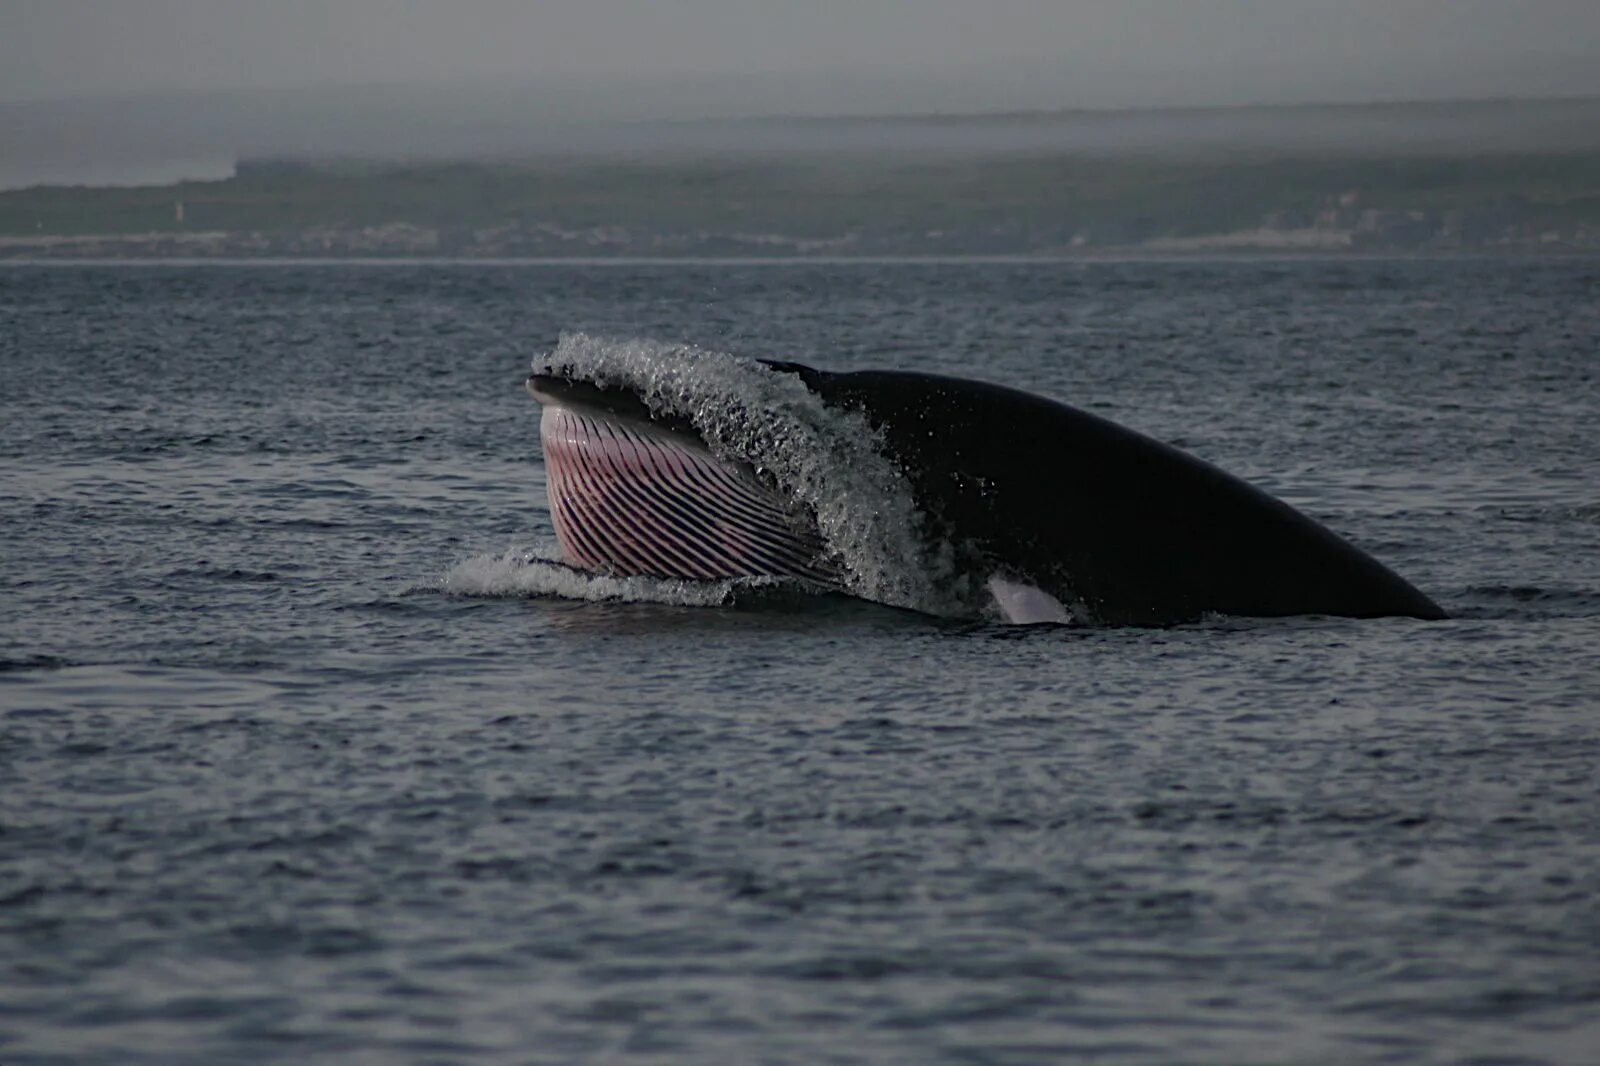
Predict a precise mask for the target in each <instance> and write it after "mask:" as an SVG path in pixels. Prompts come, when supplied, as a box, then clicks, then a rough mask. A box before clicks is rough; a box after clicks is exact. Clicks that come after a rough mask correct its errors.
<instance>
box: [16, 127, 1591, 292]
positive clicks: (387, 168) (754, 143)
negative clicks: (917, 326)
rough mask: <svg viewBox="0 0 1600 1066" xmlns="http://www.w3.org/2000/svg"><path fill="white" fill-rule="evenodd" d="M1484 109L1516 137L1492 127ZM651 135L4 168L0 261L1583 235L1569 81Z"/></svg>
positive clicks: (1584, 192)
mask: <svg viewBox="0 0 1600 1066" xmlns="http://www.w3.org/2000/svg"><path fill="white" fill-rule="evenodd" d="M1590 118H1592V119H1593V120H1594V123H1593V128H1594V130H1595V132H1594V133H1592V134H1590V135H1588V137H1587V139H1585V138H1584V137H1581V136H1578V134H1576V133H1574V132H1573V131H1574V130H1577V129H1580V128H1582V129H1588V128H1589V126H1587V125H1582V124H1581V122H1580V120H1586V119H1590ZM1291 120H1292V121H1291ZM1285 123H1287V125H1285ZM1296 123H1299V124H1300V125H1295V124H1296ZM1495 123H1499V125H1500V127H1504V128H1507V129H1509V128H1512V127H1515V128H1516V129H1517V130H1521V131H1523V134H1522V139H1521V140H1518V139H1517V138H1515V137H1510V136H1509V135H1503V136H1501V137H1500V139H1499V140H1498V141H1492V139H1491V138H1490V137H1489V135H1488V133H1487V132H1486V131H1488V130H1490V129H1491V128H1495V127H1494V124H1495ZM1308 124H1315V125H1316V126H1317V129H1318V130H1320V131H1321V132H1320V133H1317V134H1316V135H1315V136H1313V135H1312V132H1308V131H1309V130H1310V125H1308ZM1280 127H1282V128H1281V129H1280ZM1291 127H1292V128H1291ZM1368 129H1370V130H1371V131H1372V133H1371V135H1370V136H1365V137H1363V136H1361V131H1363V130H1368ZM1474 130H1478V131H1484V132H1483V135H1482V140H1481V142H1475V141H1474V140H1473V137H1472V131H1474ZM1397 131H1399V132H1398V133H1397ZM1541 131H1542V132H1541ZM655 132H656V133H657V134H661V135H662V139H660V140H658V141H657V142H655V143H654V144H653V145H652V146H651V147H649V148H648V149H647V150H646V149H639V150H628V151H622V150H620V149H615V150H613V149H607V150H601V149H599V148H597V147H594V146H593V145H591V146H590V147H589V148H587V149H583V150H579V149H578V148H574V149H573V150H572V151H570V152H567V153H566V154H549V153H546V154H541V155H536V156H529V157H527V158H523V159H483V158H462V159H448V158H447V159H423V160H415V159H412V160H398V161H395V160H388V161H386V160H382V159H350V158H291V157H267V158H247V159H243V160H240V161H239V162H238V163H237V164H236V165H235V167H234V172H233V173H232V175H231V176H227V177H218V178H213V179H211V180H190V181H178V182H169V183H151V184H144V185H131V186H126V185H119V186H99V187H95V186H48V185H46V186H34V187H31V188H26V189H11V190H4V191H0V258H7V259H17V258H28V259H56V258H63V259H81V258H95V259H106V258H117V259H142V258H154V259H167V258H183V259H246V260H248V259H281V258H291V259H307V258H327V257H332V258H351V257H355V258H379V259H382V258H393V257H399V258H418V257H425V258H446V259H572V258H576V259H611V258H629V259H674V258H687V259H704V258H752V259H766V258H821V257H826V258H871V257H906V256H911V257H929V256H934V257H937V256H956V257H970V256H994V255H1001V256H1032V257H1054V258H1078V257H1086V256H1101V255H1127V254H1134V255H1141V254H1152V255H1163V256H1170V255H1196V254H1198V255H1219V254H1236V255H1295V254H1316V255H1344V254H1378V255H1399V254H1424V255H1450V254H1458V253H1466V254H1480V255H1495V254H1519V255H1522V254H1573V253H1590V252H1595V251H1600V101H1593V100H1579V101H1547V102H1542V103H1540V102H1501V103H1480V104H1470V103H1468V104H1456V105H1448V106H1444V105H1439V106H1433V107H1423V106H1421V105H1403V106H1402V105H1393V106H1382V107H1379V106H1374V107H1366V108H1360V109H1349V108H1346V109H1338V108H1304V109H1294V108H1288V109H1268V110H1260V111H1252V110H1248V109H1239V110H1233V111H1228V110H1220V111H1196V112H1192V113H1184V112H1176V111H1166V112H1137V113H1134V112H1130V113H1124V114H1092V115H1082V114H1060V115H1021V116H1019V115H995V116H986V117H984V116H978V117H973V116H966V117H959V118H950V119H948V120H945V119H939V118H934V117H923V118H920V119H918V118H906V119H884V120H875V119H814V120H800V119H790V120H772V121H771V122H769V123H767V124H765V125H762V124H760V123H755V122H754V121H753V120H752V122H751V123H750V124H741V123H737V122H732V123H722V124H715V125H696V124H688V125H685V126H682V127H668V128H666V131H665V134H662V131H661V130H656V131H655ZM1401 133H1403V134H1404V136H1401V135H1400V134H1401ZM1535 133H1538V136H1535V135H1534V134H1535ZM668 134H670V135H671V136H667V135H668ZM1274 137H1276V138H1277V140H1274V139H1273V138H1274ZM783 138H788V140H786V141H785V140H783ZM1163 138H1166V140H1163ZM1230 138H1231V139H1230ZM1319 138H1320V139H1319ZM1496 143H1498V144H1499V147H1495V146H1494V144H1496Z"/></svg>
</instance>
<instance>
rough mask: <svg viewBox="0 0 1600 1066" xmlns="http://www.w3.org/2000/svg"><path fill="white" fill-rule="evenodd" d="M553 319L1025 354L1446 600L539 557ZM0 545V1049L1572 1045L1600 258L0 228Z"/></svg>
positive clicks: (818, 360) (1049, 377)
mask: <svg viewBox="0 0 1600 1066" xmlns="http://www.w3.org/2000/svg"><path fill="white" fill-rule="evenodd" d="M564 331H583V332H585V333H587V334H589V335H591V336H597V337H612V338H617V339H618V343H622V342H623V341H625V340H627V339H630V338H649V339H653V340H655V341H665V342H670V343H679V342H684V343H692V344H695V345H699V346H701V347H703V348H705V349H709V350H714V351H720V352H729V353H734V354H737V355H743V356H760V357H769V358H779V359H794V360H799V361H802V362H806V363H810V364H813V365H817V366H821V367H825V368H831V369H854V368H861V367H897V368H907V369H919V370H929V371H937V372H946V373H955V374H961V375H966V376H972V377H981V378H987V379H990V380H994V381H999V382H1003V383H1005V384H1008V385H1014V386H1018V387H1022V388H1026V389H1030V390H1034V391H1038V392H1042V393H1046V394H1048V395H1051V396H1054V397H1056V398H1058V399H1062V400H1065V401H1067V402H1069V403H1074V404H1077V405H1080V406H1083V407H1086V408H1088V409H1090V410H1093V411H1095V412H1096V413H1098V414H1102V415H1105V416H1108V417H1110V418H1113V419H1115V420H1117V421H1119V422H1122V423H1124V424H1126V425H1129V426H1132V427H1134V428H1136V429H1139V430H1142V431H1145V432H1147V433H1150V434H1152V435H1154V436H1156V437H1159V438H1161V439H1164V440H1168V441H1171V442H1173V443H1176V444H1178V445H1180V446H1182V447H1184V448H1187V449H1189V450H1191V451H1193V452H1195V453H1198V454H1199V455H1201V456H1203V457H1205V458H1207V459H1210V460H1212V461H1214V462H1216V463H1218V464H1219V465H1221V466H1223V467H1225V468H1227V469H1229V470H1232V471H1233V472H1235V473H1238V474H1240V475H1242V476H1244V477H1246V478H1248V479H1250V480H1252V481H1254V482H1255V483H1257V484H1259V485H1261V486H1263V487H1265V488H1267V489H1269V490H1270V491H1272V492H1274V493H1276V494H1278V495H1280V496H1282V497H1283V498H1285V499H1287V500H1288V501H1290V502H1291V503H1293V504H1295V505H1296V506H1298V507H1300V508H1302V509H1303V510H1305V511H1307V512H1309V513H1310V514H1312V515H1314V516H1316V517H1317V518H1319V519H1321V520H1323V521H1324V522H1326V523H1327V524H1329V525H1330V526H1331V527H1333V528H1334V529H1336V530H1338V531H1339V532H1341V533H1342V534H1344V535H1346V536H1347V537H1349V538H1350V539H1352V540H1353V541H1355V542H1356V543H1357V544H1359V545H1361V546H1362V547H1364V548H1366V549H1367V550H1369V551H1370V552H1372V553H1373V554H1375V555H1376V556H1378V557H1379V558H1380V559H1382V560H1383V561H1384V562H1386V563H1388V564H1389V565H1390V566H1391V567H1393V568H1394V569H1395V570H1397V571H1398V572H1400V573H1401V574H1403V575H1405V576H1406V577H1407V578H1409V579H1410V580H1411V581H1412V582H1414V583H1415V584H1416V585H1417V586H1419V587H1420V588H1422V589H1423V590H1425V591H1427V592H1428V593H1429V594H1431V595H1432V596H1434V597H1435V598H1436V599H1437V600H1438V601H1439V602H1440V603H1441V604H1442V605H1443V606H1444V607H1445V609H1446V610H1448V611H1449V612H1450V613H1451V614H1452V616H1453V617H1452V619H1451V620H1449V621H1445V622H1420V621H1414V620H1408V619H1384V620H1377V621H1353V620H1346V619H1330V618H1289V619H1275V620H1248V619H1231V618H1210V619H1206V620H1204V621H1201V622H1198V623H1194V624H1189V625H1181V626H1177V627H1172V628H1165V629H1112V628H1084V627H1058V626H1044V627H1013V626H1004V625H999V624H994V623H991V622H986V621H982V620H972V619H951V618H937V617H932V616H929V615H925V614H921V613H918V612H915V611H910V610H901V609H895V608H890V607H884V606H879V605H875V604H870V603H866V602H861V601H856V600H850V599H844V598H840V597H820V598H818V597H805V596H799V595H771V594H765V593H763V592H762V591H761V590H743V589H739V588H728V589H711V590H709V591H707V590H704V589H699V590H697V589H695V588H692V587H678V586H667V585H662V584H658V585H649V584H638V583H635V584H629V583H627V582H609V583H607V582H600V581H596V582H589V583H585V582H584V581H582V580H579V579H574V580H571V581H568V582H565V583H563V582H560V581H555V580H547V579H538V580H535V579H533V578H530V576H529V575H530V574H539V573H548V572H549V571H550V570H551V569H552V568H550V567H548V566H544V567H542V568H541V564H540V563H539V562H538V560H539V559H541V558H543V557H545V556H544V555H541V553H546V554H547V553H548V551H549V545H550V544H551V540H552V533H551V527H550V523H549V519H548V516H547V514H546V511H545V502H544V480H543V476H544V475H543V469H542V465H541V458H540V450H539V442H538V410H537V408H536V406H535V405H534V404H533V403H532V402H531V401H530V399H529V398H528V396H527V395H526V393H525V392H524V391H523V389H522V387H521V385H522V379H523V377H524V376H525V375H526V373H527V370H528V367H529V364H530V362H532V361H534V360H536V359H539V358H540V357H541V356H543V355H545V354H547V353H548V352H549V351H550V350H551V349H552V348H553V347H554V346H555V345H556V344H557V342H558V339H559V337H560V336H561V334H562V333H563V332H564ZM825 458H826V457H825ZM1040 476H1041V478H1047V477H1048V476H1049V470H1048V464H1047V463H1042V464H1041V470H1040ZM1093 520H1094V514H1093V513H1092V510H1091V509H1087V508H1086V511H1085V514H1084V521H1086V522H1092V521H1093ZM1194 521H1195V522H1196V523H1204V522H1206V521H1207V516H1206V515H1204V514H1197V515H1195V516H1194ZM0 562H3V565H0V1063H4V1064H5V1066H20V1064H33V1063H108V1064H110V1063H117V1064H123V1063H152V1064H153V1063H162V1064H166V1063H218V1062H253V1061H262V1062H266V1061H285V1060H293V1061H300V1062H345V1061H365V1062H391V1061H399V1062H405V1061H414V1062H476V1061H482V1062H530V1063H564V1062H582V1061H597V1062H611V1061H629V1062H663V1063H665V1062H722V1063H791V1062H792V1063H857V1062H882V1063H913V1062H914V1063H1038V1062H1059V1061H1067V1060H1072V1061H1077V1060H1084V1061H1105V1062H1184V1063H1189V1062H1206V1063H1268V1062H1283V1063H1288V1062H1294V1063H1307V1062H1323V1063H1367V1062H1394V1063H1433V1062H1438V1063H1445V1062H1451V1063H1454V1062H1462V1063H1484V1064H1487V1063H1538V1062H1559V1063H1592V1062H1595V1061H1600V261H1596V260H1594V259H1571V260H1438V261H1428V260H1409V261H1378V260H1371V261H1363V260H1348V259H1340V260H1326V261H1317V260H1304V261H1266V262H1263V261H1256V262H1246V261H1197V260H1190V261H1179V262H1139V261H1134V262H1087V263H1048V262H1020V261H1018V262H1002V261H996V262H982V261H967V262H962V261H949V262H805V263H737V262H729V263H655V264H639V263H589V264H585V263H560V264H548V263H545V264H541V263H523V264H516V263H505V264H471V263H454V264H449V263H376V264H373V263H333V262H330V263H302V264H231V265H230V264H160V265H156V264H144V265H130V264H124V265H116V264H101V265H28V264H10V265H5V266H0Z"/></svg>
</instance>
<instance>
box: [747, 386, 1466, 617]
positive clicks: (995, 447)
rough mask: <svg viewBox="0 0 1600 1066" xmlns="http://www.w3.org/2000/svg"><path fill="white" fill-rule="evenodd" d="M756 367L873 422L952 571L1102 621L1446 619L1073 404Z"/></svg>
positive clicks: (1243, 495)
mask: <svg viewBox="0 0 1600 1066" xmlns="http://www.w3.org/2000/svg"><path fill="white" fill-rule="evenodd" d="M768 365H769V366H771V367H772V368H773V369H774V370H779V371H784V372H788V373H793V374H797V375H799V376H800V378H801V379H802V380H803V381H804V382H805V384H806V386H807V387H808V388H810V389H811V390H812V391H813V392H815V393H817V394H818V395H819V396H821V397H822V398H823V400H824V401H825V402H827V403H828V404H830V405H832V406H838V407H843V408H848V409H852V410H857V411H860V412H861V413H862V414H863V415H865V416H866V418H867V419H868V420H869V421H870V422H871V423H872V424H873V425H874V426H875V427H877V428H878V429H879V430H880V431H881V432H882V433H883V435H884V438H885V440H886V441H887V444H888V448H889V451H890V453H891V455H892V457H893V458H894V459H895V460H896V461H897V462H898V463H899V465H900V467H901V468H902V469H903V470H904V472H905V473H906V475H907V477H908V478H909V479H910V481H911V484H912V487H913V491H914V492H915V494H916V496H917V502H918V505H919V507H920V508H921V509H922V510H923V511H924V512H925V513H926V514H927V515H928V516H929V518H930V520H931V522H932V523H933V524H934V527H935V528H934V529H933V530H932V531H931V532H932V533H933V534H934V535H936V536H945V537H947V538H949V539H950V541H951V542H952V543H953V544H955V545H956V546H957V550H958V551H959V552H960V553H961V554H962V555H963V556H964V558H963V559H961V560H960V562H961V563H962V564H963V566H964V567H974V568H977V571H978V572H980V573H982V572H985V571H987V572H998V573H1001V574H1003V575H1010V576H1012V577H1013V578H1015V579H1017V580H1021V581H1025V582H1028V583H1031V584H1033V585H1035V586H1037V587H1038V588H1040V589H1043V590H1044V591H1046V592H1048V593H1050V594H1051V595H1053V596H1056V597H1057V598H1059V599H1061V600H1062V601H1063V602H1068V603H1075V604H1077V605H1079V606H1080V607H1081V608H1086V609H1087V610H1088V612H1089V613H1090V614H1091V615H1092V616H1093V617H1094V618H1096V619H1097V620H1099V621H1101V622H1103V623H1108V624H1113V625H1118V624H1121V625H1159V624H1168V623H1173V622H1181V621H1185V620H1189V619H1193V618H1197V617H1199V616H1201V615H1202V614H1205V613H1208V612H1216V613H1219V614H1232V615H1248V616H1258V617H1271V616H1283V615H1302V614H1324V615H1341V616H1346V617H1352V618H1375V617H1381V616H1387V615H1401V616H1409V617H1413V618H1425V619H1437V618H1443V617H1445V613H1444V611H1442V610H1441V609H1440V608H1439V606H1438V604H1436V603H1434V602H1433V601H1432V600H1431V599H1429V598H1428V597H1427V596H1425V595H1424V594H1423V593H1421V592H1419V591H1418V590H1417V589H1416V588H1414V587H1412V586H1411V585H1410V584H1409V583H1408V582H1406V581H1405V580H1404V579H1403V578H1401V577H1400V576H1399V575H1397V574H1395V573H1394V572H1393V571H1391V570H1390V569H1388V568H1387V567H1385V566H1384V565H1383V564H1382V563H1380V562H1378V561H1377V560H1376V559H1374V558H1372V557H1371V556H1370V555H1367V554H1366V553H1365V552H1363V551H1361V550H1359V549H1357V548H1356V547H1354V546H1353V545H1351V544H1349V543H1348V542H1346V541H1345V540H1343V539H1341V538H1340V537H1339V536H1337V535H1336V534H1334V533H1333V532H1331V531H1330V530H1328V529H1327V528H1326V527H1324V526H1322V525H1320V524H1318V523H1317V522H1315V521H1313V520H1312V519H1310V518H1307V517H1306V516H1305V515H1303V514H1301V513H1300V512H1299V511H1296V510H1295V509H1294V508H1292V507H1290V506H1289V505H1288V504H1286V503H1283V502H1282V501H1280V500H1277V499H1274V498H1273V497H1272V496H1269V495H1268V494H1266V493H1265V492H1262V491H1261V490H1260V489H1257V488H1255V487H1253V486H1251V485H1249V484H1246V483H1245V482H1244V481H1241V480H1240V479H1238V478H1236V477H1234V476H1233V475H1231V474H1228V473H1226V472H1224V471H1222V470H1219V469H1218V468H1217V467H1214V466H1212V465H1211V464H1209V463H1206V462H1203V461H1202V460H1200V459H1196V458H1195V457H1194V456H1192V455H1189V454H1187V453H1185V452H1182V451H1179V450H1178V449H1177V448H1173V447H1171V446H1169V445H1166V444H1163V443H1161V442H1159V441H1156V440H1152V439H1151V438H1149V437H1146V436H1143V435H1142V434H1139V433H1136V432H1134V431H1133V430H1130V429H1127V428H1125V427H1123V426H1119V425H1117V424H1116V423H1114V422H1110V421H1107V420H1106V419H1104V418H1100V417H1097V416H1095V415H1092V414H1089V413H1088V412H1086V411H1080V410H1078V409H1077V408H1074V407H1069V406H1068V405H1066V404H1063V403H1058V402H1056V401H1054V400H1048V399H1045V398H1043V397H1041V396H1035V395H1032V394H1030V393H1026V392H1021V391H1018V390H1016V389H1010V388H1006V387H1004V386H1001V385H993V384H989V383H986V382H981V381H968V380H964V379H958V378H949V377H941V376H938V375H933V374H921V373H912V372H904V371H886V370H868V371H858V372H855V373H827V372H824V371H819V370H814V369H812V368H810V367H807V366H802V365H800V364H797V363H769V364H768Z"/></svg>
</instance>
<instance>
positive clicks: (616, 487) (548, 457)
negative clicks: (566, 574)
mask: <svg viewBox="0 0 1600 1066" xmlns="http://www.w3.org/2000/svg"><path fill="white" fill-rule="evenodd" d="M539 435H540V439H541V440H542V442H543V445H544V458H545V470H546V477H547V482H548V486H549V495H550V514H551V518H552V520H553V521H554V523H555V527H556V537H557V539H558V540H559V541H560V542H561V551H562V554H563V555H564V556H565V557H566V561H567V562H568V563H570V564H571V565H573V566H576V567H580V568H582V569H585V570H595V571H600V572H603V573H612V574H626V575H645V576H650V577H668V578H690V579H700V580H714V579H718V578H732V577H758V576H770V577H798V578H803V579H806V580H812V581H821V582H826V581H830V580H832V577H833V574H832V571H831V568H830V567H829V566H828V565H827V564H826V563H825V562H824V561H823V560H822V558H821V556H822V540H821V537H820V536H819V535H818V533H817V531H816V528H815V526H814V524H813V523H812V522H811V521H810V520H809V518H808V517H807V516H805V515H804V514H799V513H796V511H795V510H794V509H793V508H792V507H791V506H790V505H788V504H787V503H786V502H785V501H784V499H783V498H782V497H780V496H779V495H778V493H777V492H775V491H774V490H772V489H771V488H769V487H768V486H766V485H765V484H763V483H762V482H761V481H760V479H758V478H757V477H756V476H755V474H754V473H753V472H751V471H750V470H748V469H747V468H744V467H742V466H739V465H737V464H733V463H726V462H723V461H721V460H719V459H717V458H716V457H715V456H713V455H712V454H711V453H710V451H708V450H707V449H706V447H705V445H704V444H703V443H701V442H700V441H699V440H698V439H695V438H692V437H690V436H687V435H685V434H682V433H678V432H675V431H672V430H668V429H663V428H661V427H657V426H654V425H651V424H649V423H644V422H639V421H636V420H634V419H618V418H610V417H607V415H606V413H605V412H599V411H592V410H589V409H586V408H582V407H568V406H565V405H563V404H560V403H546V405H545V408H544V413H543V415H542V417H541V418H540V422H539Z"/></svg>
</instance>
